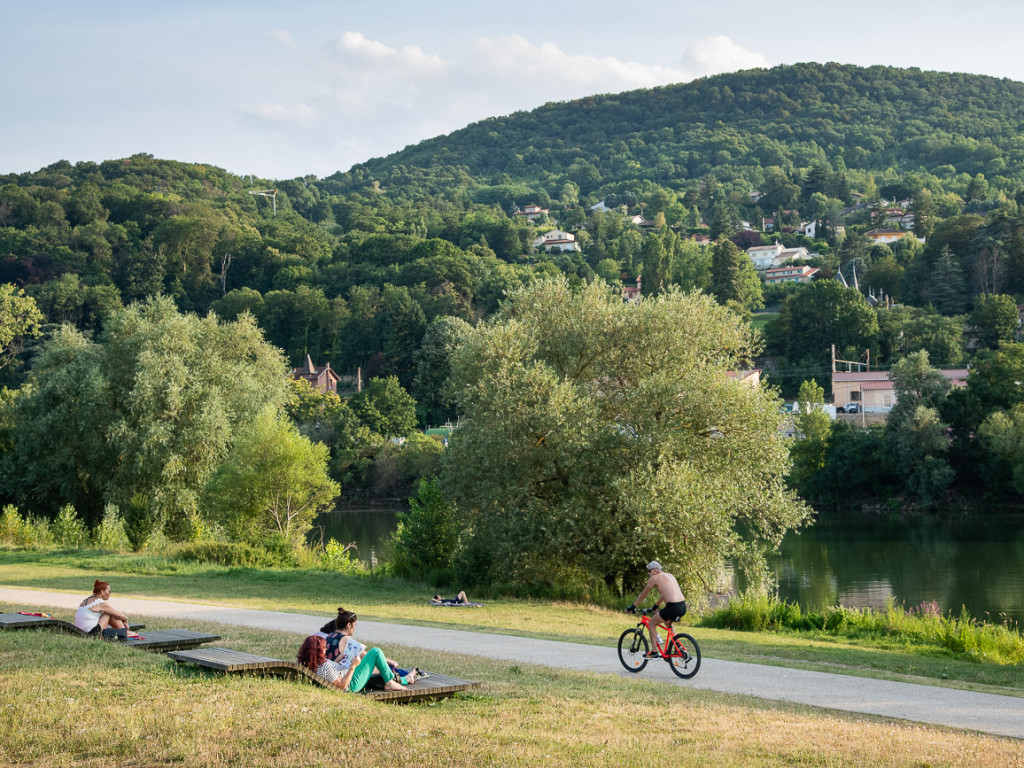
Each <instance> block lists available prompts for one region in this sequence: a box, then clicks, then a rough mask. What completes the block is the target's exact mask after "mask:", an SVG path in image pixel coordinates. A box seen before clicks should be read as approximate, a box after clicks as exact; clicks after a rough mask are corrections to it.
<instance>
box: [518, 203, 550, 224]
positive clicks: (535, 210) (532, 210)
mask: <svg viewBox="0 0 1024 768" xmlns="http://www.w3.org/2000/svg"><path fill="white" fill-rule="evenodd" d="M547 213H548V209H547V208H541V207H540V206H539V205H528V206H526V207H525V208H521V209H520V210H518V211H516V213H515V215H516V216H523V217H525V218H527V219H529V220H530V221H533V220H534V219H539V218H540V217H541V216H545V215H547Z"/></svg>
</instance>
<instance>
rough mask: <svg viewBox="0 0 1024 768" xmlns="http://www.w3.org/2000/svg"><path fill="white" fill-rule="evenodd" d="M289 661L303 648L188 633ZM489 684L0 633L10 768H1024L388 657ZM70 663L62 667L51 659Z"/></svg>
mask: <svg viewBox="0 0 1024 768" xmlns="http://www.w3.org/2000/svg"><path fill="white" fill-rule="evenodd" d="M182 626H183V627H185V628H189V629H196V630H201V631H208V632H214V633H218V634H221V635H224V636H225V637H230V638H231V640H232V643H231V644H232V645H235V646H237V647H244V648H249V649H251V650H253V651H254V652H258V653H264V654H267V655H272V656H278V657H280V658H290V657H292V656H293V655H294V653H295V649H296V648H297V646H298V644H299V642H300V640H301V637H300V636H299V635H294V634H285V633H276V632H263V631H258V630H250V629H244V628H240V627H233V626H220V625H216V624H209V623H199V622H184V623H182ZM385 650H386V651H387V653H388V655H389V656H392V657H394V658H396V659H398V660H399V661H402V662H403V663H407V664H415V665H419V666H421V667H425V668H427V669H433V670H436V671H439V672H443V673H448V674H455V675H458V676H461V677H465V678H470V679H475V680H480V681H483V685H482V686H481V688H480V689H478V690H477V691H475V692H473V693H471V694H464V695H459V696H457V697H456V698H453V699H448V700H444V701H441V702H437V703H434V704H409V705H404V706H396V705H389V704H383V703H376V702H373V701H369V700H365V699H362V698H361V697H359V696H358V695H354V694H343V693H340V692H334V691H330V690H326V689H322V688H319V687H316V686H313V685H309V684H302V683H298V682H291V681H287V680H277V679H264V678H256V677H227V676H222V675H217V674H215V673H210V672H205V671H201V670H198V669H196V668H194V667H178V666H176V665H174V664H173V663H172V662H170V661H169V660H168V659H167V657H166V656H163V655H158V654H150V653H145V652H142V651H137V650H133V649H130V648H125V647H123V646H120V645H118V644H116V643H104V642H99V641H95V640H86V639H82V638H77V637H73V636H70V635H64V634H60V633H55V632H46V631H17V632H14V631H12V632H2V633H0V679H2V680H3V685H2V686H0V728H2V729H3V733H4V738H3V739H0V764H3V765H32V766H35V767H37V768H43V767H46V766H67V765H75V766H97V767H98V766H109V765H131V766H136V765H145V766H177V765H188V766H230V765H254V766H259V765H275V766H293V765H294V766H303V768H305V767H306V766H315V765H325V764H334V765H345V766H381V765H403V764H409V765H417V766H438V767H440V766H454V767H455V768H459V767H460V766H466V767H467V768H470V767H472V768H477V767H478V766H481V765H502V766H538V765H543V766H581V765H583V766H591V765H592V766H607V765H622V766H639V765H641V764H644V765H648V764H650V758H649V756H648V752H649V750H651V748H652V746H654V745H657V749H658V751H659V754H661V755H662V759H664V756H666V755H670V756H672V758H674V762H680V761H682V762H685V763H686V764H691V765H715V766H724V767H728V766H792V765H808V766H819V765H820V766H836V765H843V766H925V765H935V766H937V765H943V766H980V767H981V768H985V767H987V766H993V767H996V766H998V767H999V768H1003V767H1005V766H1021V765H1024V747H1022V744H1021V742H1020V741H1016V740H1012V739H1002V738H997V737H989V736H980V735H976V734H971V733H964V732H959V731H954V730H949V729H944V728H937V727H928V726H922V725H915V724H910V723H903V722H893V721H888V720H883V719H880V718H874V717H866V716H859V715H846V714H839V713H834V712H826V711H823V710H815V709H812V708H807V707H801V706H796V705H790V704H785V703H778V702H762V701H758V700H753V699H747V698H744V697H738V696H730V695H725V694H716V693H710V692H704V691H696V690H691V689H686V688H683V687H678V686H669V685H663V684H658V683H654V682H651V681H645V680H644V679H643V678H642V677H641V678H629V679H624V678H619V677H615V676H612V675H597V674H586V673H572V672H563V671H553V670H548V669H542V668H539V667H531V666H527V665H509V664H508V663H502V662H496V661H487V660H482V659H478V658H473V657H461V656H457V655H452V654H444V653H439V652H424V651H420V650H415V649H409V648H402V647H400V646H388V647H387V648H386V649H385ZM55 660H59V663H57V664H55V663H54V661H55Z"/></svg>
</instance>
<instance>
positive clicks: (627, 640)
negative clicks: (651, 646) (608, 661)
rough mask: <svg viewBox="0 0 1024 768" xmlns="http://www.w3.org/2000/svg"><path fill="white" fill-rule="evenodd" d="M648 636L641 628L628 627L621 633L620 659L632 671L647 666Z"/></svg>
mask: <svg viewBox="0 0 1024 768" xmlns="http://www.w3.org/2000/svg"><path fill="white" fill-rule="evenodd" d="M647 648H648V645H647V637H646V636H645V635H644V633H643V630H641V629H627V630H626V631H625V632H623V633H622V634H621V635H619V661H621V662H622V666H624V667H625V668H626V669H627V670H629V671H630V672H639V671H640V670H641V669H643V668H644V667H646V666H647V659H645V658H644V654H645V653H647Z"/></svg>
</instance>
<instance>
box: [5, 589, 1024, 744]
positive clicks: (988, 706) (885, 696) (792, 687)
mask: <svg viewBox="0 0 1024 768" xmlns="http://www.w3.org/2000/svg"><path fill="white" fill-rule="evenodd" d="M81 600H82V595H72V594H67V593H62V592H48V591H43V590H28V589H11V588H3V587H0V601H3V602H7V603H13V604H16V605H24V606H27V607H37V608H38V607H43V608H57V609H64V610H68V609H70V610H73V609H74V608H76V607H77V606H78V604H79V603H80V602H81ZM114 603H115V605H117V607H118V608H120V609H121V610H123V611H124V612H125V613H127V614H128V615H129V616H130V617H131V618H132V619H135V618H136V617H140V618H141V617H143V616H146V617H150V616H152V617H159V618H167V619H190V620H199V621H211V622H217V623H220V624H231V625H235V626H243V627H252V628H256V629H267V630H274V631H280V632H295V633H299V634H302V633H310V634H312V633H313V632H315V631H316V630H317V629H319V628H320V626H321V625H323V623H324V622H325V621H326V620H327V619H329V618H330V617H329V616H322V615H321V616H309V615H304V614H298V613H280V612H277V611H256V610H250V609H246V608H231V607H225V606H218V605H207V604H202V603H193V602H177V601H168V600H143V599H132V598H121V597H119V598H117V599H116V600H115V601H114ZM438 610H439V611H441V610H444V609H440V608H439V609H438ZM697 634H698V638H697V639H698V641H699V640H700V637H699V632H698V633H697ZM359 639H360V640H362V641H363V642H368V643H371V644H389V643H391V644H396V645H404V646H408V647H412V648H424V649H429V650H434V651H446V652H450V653H461V654H467V655H471V656H481V657H484V658H488V659H496V660H499V661H509V662H515V663H522V664H540V665H544V666H548V667H555V668H558V669H571V670H581V671H586V672H599V673H605V674H614V675H619V676H621V677H633V675H632V674H631V673H629V672H626V671H625V670H624V669H623V668H622V666H621V665H620V664H619V660H618V655H617V651H616V649H614V648H611V647H602V646H597V645H584V644H580V643H562V642H557V641H553V640H537V639H533V638H528V637H518V636H515V635H497V634H490V633H482V632H465V631H461V630H456V629H438V628H435V627H418V626H408V625H402V624H386V623H382V622H376V621H362V620H360V622H359ZM220 644H221V645H224V646H230V645H231V643H230V640H222V641H221V643H220ZM639 676H640V677H643V678H645V679H649V680H658V681H660V682H663V683H665V684H669V685H677V686H682V687H684V688H697V689H703V690H710V691H721V692H723V693H736V694H742V695H745V696H755V697H757V698H760V699H770V700H775V701H790V702H795V703H797V704H806V705H809V706H813V707H823V708H826V709H836V710H843V711H847V712H859V713H863V714H868V715H879V716H882V717H890V718H895V719H899V720H911V721H914V722H920V723H929V724H933V725H942V726H949V727H953V728H963V729H967V730H973V731H979V732H982V733H991V734H994V735H998V736H1010V737H1013V738H1017V739H1024V698H1017V697H1013V696H999V695H995V694H990V693H974V692H971V691H960V690H956V689H953V688H942V687H938V686H929V685H914V684H911V683H900V682H893V681H889V680H876V679H873V678H866V677H853V676H848V675H837V674H832V673H827V672H810V671H806V670H800V669H791V668H788V667H772V666H765V665H761V664H745V663H741V662H735V661H721V660H718V659H709V658H707V656H705V657H704V659H703V661H702V663H701V668H700V672H698V673H697V675H696V677H694V678H693V679H691V680H681V679H679V678H677V677H676V676H675V675H674V674H672V671H671V670H670V669H669V668H668V665H667V664H664V663H662V662H661V661H653V662H651V663H649V664H648V665H647V668H646V669H645V670H644V671H643V672H641V673H640V675H639Z"/></svg>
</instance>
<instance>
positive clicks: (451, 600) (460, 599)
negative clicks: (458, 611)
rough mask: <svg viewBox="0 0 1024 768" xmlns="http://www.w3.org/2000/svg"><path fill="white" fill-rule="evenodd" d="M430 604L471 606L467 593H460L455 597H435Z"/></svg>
mask: <svg viewBox="0 0 1024 768" xmlns="http://www.w3.org/2000/svg"><path fill="white" fill-rule="evenodd" d="M430 602H431V604H433V605H469V598H468V597H466V593H465V592H459V594H458V595H456V596H455V597H441V596H440V595H434V596H433V597H432V598H430Z"/></svg>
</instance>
